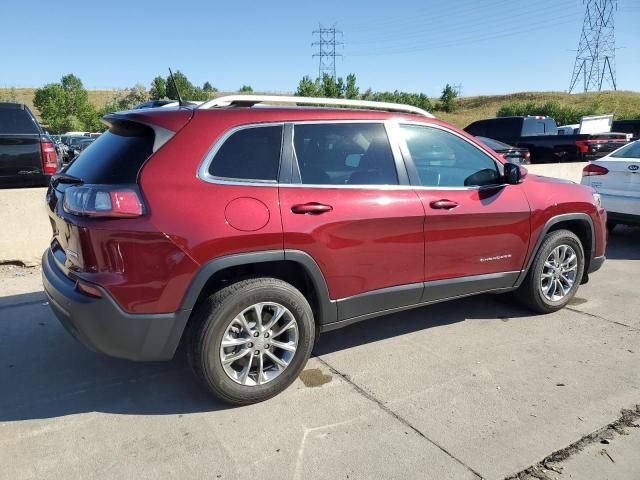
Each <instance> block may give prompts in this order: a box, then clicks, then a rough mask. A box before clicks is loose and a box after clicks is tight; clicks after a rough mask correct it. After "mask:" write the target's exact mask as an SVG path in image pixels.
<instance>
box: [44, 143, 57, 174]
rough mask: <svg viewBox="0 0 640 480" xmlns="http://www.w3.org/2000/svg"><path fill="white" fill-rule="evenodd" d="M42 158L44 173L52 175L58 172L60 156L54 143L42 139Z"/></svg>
mask: <svg viewBox="0 0 640 480" xmlns="http://www.w3.org/2000/svg"><path fill="white" fill-rule="evenodd" d="M40 156H41V158H42V172H43V173H45V174H47V175H52V174H54V173H56V170H58V155H56V147H55V145H54V144H53V142H50V141H49V140H47V139H44V138H42V139H40Z"/></svg>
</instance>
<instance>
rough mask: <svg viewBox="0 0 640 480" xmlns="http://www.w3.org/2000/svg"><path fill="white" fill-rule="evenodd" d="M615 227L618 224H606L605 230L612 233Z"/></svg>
mask: <svg viewBox="0 0 640 480" xmlns="http://www.w3.org/2000/svg"><path fill="white" fill-rule="evenodd" d="M616 225H618V224H617V223H613V222H607V230H609V233H611V232H613V229H614V228H616Z"/></svg>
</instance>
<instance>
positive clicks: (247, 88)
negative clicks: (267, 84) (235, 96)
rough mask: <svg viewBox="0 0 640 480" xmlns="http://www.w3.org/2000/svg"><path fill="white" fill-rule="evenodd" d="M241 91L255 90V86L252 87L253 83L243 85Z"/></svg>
mask: <svg viewBox="0 0 640 480" xmlns="http://www.w3.org/2000/svg"><path fill="white" fill-rule="evenodd" d="M238 91H239V92H243V93H244V92H246V93H249V92H253V88H251V85H242V87H240V90H238Z"/></svg>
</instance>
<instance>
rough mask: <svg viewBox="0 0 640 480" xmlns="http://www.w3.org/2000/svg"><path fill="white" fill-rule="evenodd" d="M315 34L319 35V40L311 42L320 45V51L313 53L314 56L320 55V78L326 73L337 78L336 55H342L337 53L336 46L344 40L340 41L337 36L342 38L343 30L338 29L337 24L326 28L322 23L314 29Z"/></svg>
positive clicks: (313, 44)
mask: <svg viewBox="0 0 640 480" xmlns="http://www.w3.org/2000/svg"><path fill="white" fill-rule="evenodd" d="M313 35H314V36H315V35H317V36H318V41H317V42H313V43H312V44H311V45H312V46H318V53H314V54H313V57H314V58H315V57H319V62H318V78H320V79H322V77H323V75H324V74H325V73H326V74H328V75H330V76H331V77H332V78H336V57H342V55H341V54H339V53H336V46H337V45H342V42H339V41H338V40H337V38H338V37H340V38H342V31H341V30H337V29H336V27H335V25H334V26H333V27H331V28H324V27H323V26H322V25H320V26H319V28H318V29H317V30H314V31H313Z"/></svg>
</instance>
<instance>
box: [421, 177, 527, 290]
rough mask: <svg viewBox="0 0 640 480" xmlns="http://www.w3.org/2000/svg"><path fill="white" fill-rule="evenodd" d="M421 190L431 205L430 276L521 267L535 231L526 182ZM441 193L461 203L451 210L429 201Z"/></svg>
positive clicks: (428, 225)
mask: <svg viewBox="0 0 640 480" xmlns="http://www.w3.org/2000/svg"><path fill="white" fill-rule="evenodd" d="M418 195H419V196H420V199H421V200H422V202H423V204H424V208H425V211H426V223H425V245H426V246H425V248H426V267H425V271H426V280H441V279H446V278H454V277H462V276H468V275H482V274H487V273H496V272H514V271H519V270H520V269H522V267H523V264H524V261H525V257H526V253H527V248H528V244H529V233H530V226H529V217H530V213H529V203H528V202H527V199H526V197H525V195H524V192H523V191H522V185H508V186H506V187H501V188H496V189H484V190H453V189H452V190H446V189H442V190H429V189H420V190H418ZM441 199H446V200H451V201H453V202H456V203H457V204H458V206H457V207H455V208H452V209H450V210H443V209H434V208H431V207H430V203H431V202H433V201H438V200H441ZM498 257H500V258H498Z"/></svg>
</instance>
